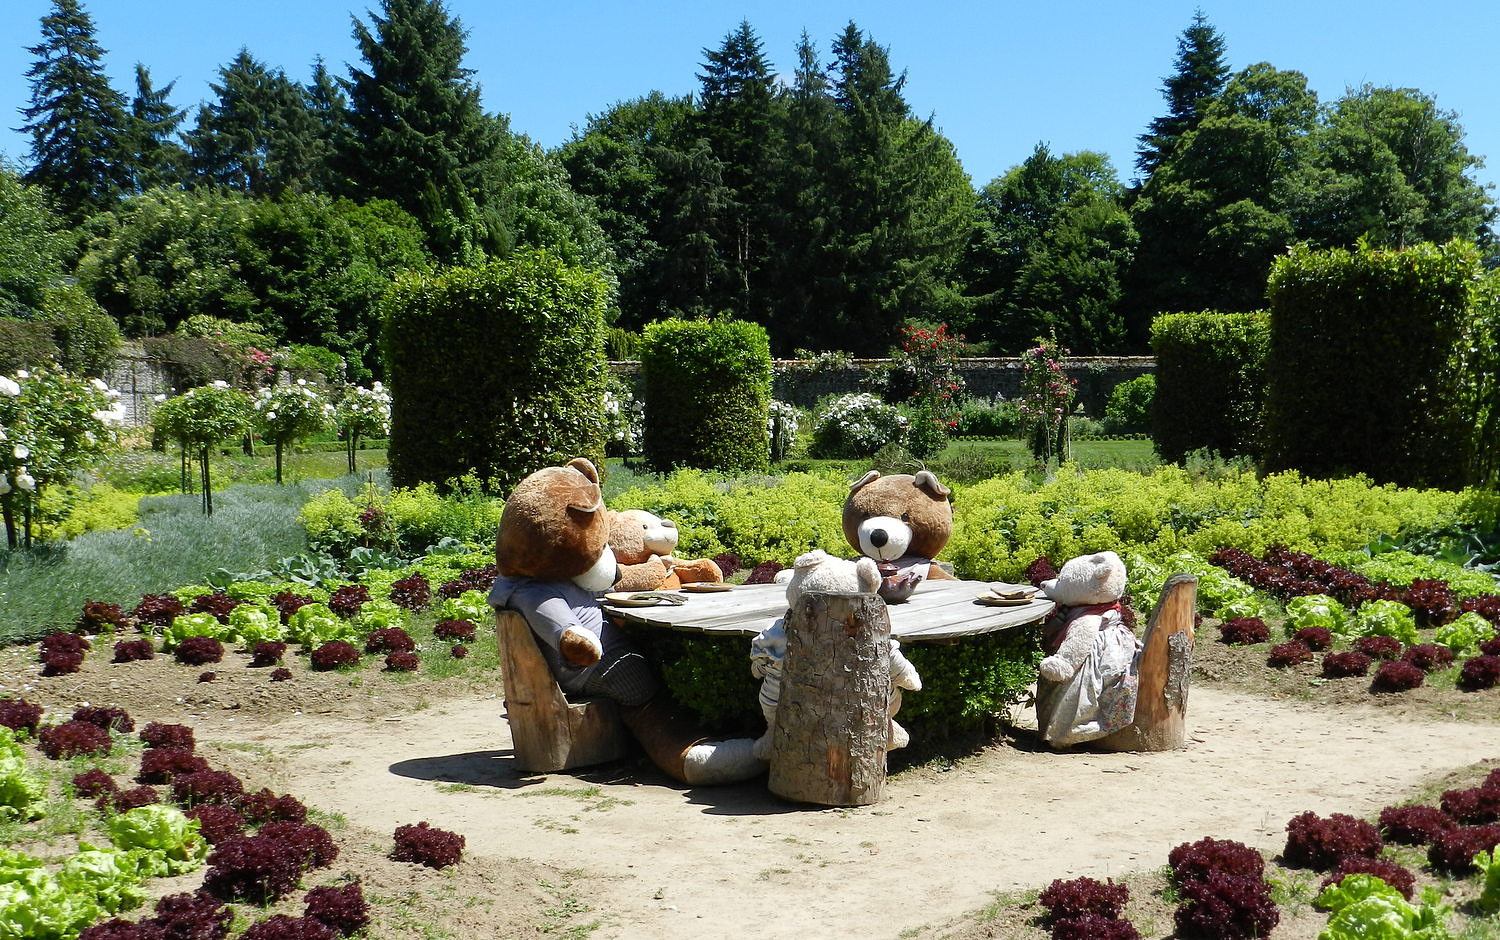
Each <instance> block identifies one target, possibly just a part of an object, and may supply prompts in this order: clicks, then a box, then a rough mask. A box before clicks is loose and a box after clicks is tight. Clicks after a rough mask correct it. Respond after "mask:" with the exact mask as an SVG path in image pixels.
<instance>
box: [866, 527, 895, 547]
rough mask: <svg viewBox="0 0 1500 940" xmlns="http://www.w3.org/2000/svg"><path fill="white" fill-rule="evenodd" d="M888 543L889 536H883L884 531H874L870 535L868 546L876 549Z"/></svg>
mask: <svg viewBox="0 0 1500 940" xmlns="http://www.w3.org/2000/svg"><path fill="white" fill-rule="evenodd" d="M888 541H890V536H889V535H886V534H885V530H884V529H876V530H875V531H874V532H871V533H870V544H871V545H873V546H875V547H876V548H882V547H884V546H885V543H886V542H888Z"/></svg>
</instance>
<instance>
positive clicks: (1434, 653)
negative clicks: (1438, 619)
mask: <svg viewBox="0 0 1500 940" xmlns="http://www.w3.org/2000/svg"><path fill="white" fill-rule="evenodd" d="M1401 658H1402V659H1403V660H1404V661H1406V662H1409V663H1411V664H1412V665H1413V666H1416V667H1417V668H1418V669H1420V670H1422V671H1423V672H1435V671H1437V670H1439V669H1446V668H1448V667H1449V666H1451V665H1453V651H1452V650H1450V649H1449V648H1448V647H1446V646H1443V645H1442V644H1441V643H1415V644H1413V645H1411V646H1408V647H1407V648H1406V650H1405V651H1404V652H1402V654H1401Z"/></svg>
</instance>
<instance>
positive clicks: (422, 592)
mask: <svg viewBox="0 0 1500 940" xmlns="http://www.w3.org/2000/svg"><path fill="white" fill-rule="evenodd" d="M390 598H391V603H393V604H395V605H396V606H397V607H403V608H405V609H406V610H421V609H422V608H424V607H426V606H427V605H428V603H429V602H431V600H432V584H431V582H429V581H428V580H427V576H426V575H424V574H422V573H421V572H420V571H418V572H417V573H415V574H413V575H410V576H409V577H405V578H400V579H398V580H396V581H392V582H391V594H390Z"/></svg>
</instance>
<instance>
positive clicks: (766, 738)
mask: <svg viewBox="0 0 1500 940" xmlns="http://www.w3.org/2000/svg"><path fill="white" fill-rule="evenodd" d="M750 753H752V754H754V755H755V759H756V760H770V759H771V729H770V728H767V729H766V733H765V734H763V735H761V736H760V737H758V738H756V739H755V744H754V746H753V747H751V748H750Z"/></svg>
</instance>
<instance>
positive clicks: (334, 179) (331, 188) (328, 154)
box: [304, 57, 349, 193]
mask: <svg viewBox="0 0 1500 940" xmlns="http://www.w3.org/2000/svg"><path fill="white" fill-rule="evenodd" d="M304 94H305V97H306V104H307V111H308V114H309V115H311V116H312V119H313V128H314V130H313V136H312V139H311V140H310V142H309V143H310V146H309V150H308V182H309V188H310V189H312V190H313V191H315V192H325V193H328V192H336V191H338V190H339V188H340V185H341V184H340V182H339V179H338V176H337V174H336V173H335V171H334V161H335V159H336V158H337V155H338V153H339V152H340V151H341V150H342V149H343V148H344V147H345V145H346V141H347V139H348V137H349V99H348V98H347V97H346V96H345V95H344V90H343V89H342V88H340V87H339V83H338V79H336V78H334V77H333V75H332V73H330V72H329V71H328V68H327V66H325V65H324V64H323V60H322V58H321V57H320V58H319V59H318V60H317V61H316V62H314V63H313V71H312V81H311V82H310V83H308V85H307V87H306V88H305V89H304Z"/></svg>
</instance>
